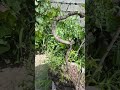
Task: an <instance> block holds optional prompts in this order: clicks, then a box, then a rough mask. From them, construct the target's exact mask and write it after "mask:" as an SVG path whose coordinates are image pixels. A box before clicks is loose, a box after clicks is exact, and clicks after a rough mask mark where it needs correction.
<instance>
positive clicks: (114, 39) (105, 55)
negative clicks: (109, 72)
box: [93, 27, 120, 77]
mask: <svg viewBox="0 0 120 90" xmlns="http://www.w3.org/2000/svg"><path fill="white" fill-rule="evenodd" d="M119 34H120V27H119V28H118V30H117V32H116V34H115V35H114V37H113V39H112V41H111V43H110V45H109V46H108V48H107V51H106V52H105V54H104V55H103V57H102V58H101V60H100V63H99V66H98V69H97V70H96V71H95V72H94V74H93V77H94V76H95V75H96V73H97V72H98V71H100V70H101V69H102V67H103V66H102V64H103V63H104V61H105V58H106V57H107V55H108V53H109V51H110V50H111V48H112V46H113V45H114V43H115V41H116V40H117V38H118V37H119Z"/></svg>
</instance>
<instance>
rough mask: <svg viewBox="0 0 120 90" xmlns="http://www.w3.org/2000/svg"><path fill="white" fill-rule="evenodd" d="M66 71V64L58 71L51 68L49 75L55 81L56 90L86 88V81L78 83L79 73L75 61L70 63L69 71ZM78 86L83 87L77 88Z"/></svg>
mask: <svg viewBox="0 0 120 90" xmlns="http://www.w3.org/2000/svg"><path fill="white" fill-rule="evenodd" d="M65 71H66V70H65V66H62V67H61V69H60V70H58V71H52V70H51V69H49V71H48V76H49V78H50V79H51V80H52V81H53V83H52V86H53V88H54V87H55V89H56V90H85V89H84V88H83V87H82V85H83V83H84V82H83V83H82V84H79V85H77V80H78V75H79V73H78V67H76V64H75V63H69V67H68V72H67V73H66V72H65ZM81 77H82V76H81ZM61 78H62V80H61ZM81 81H82V80H80V82H81ZM77 86H78V87H79V88H82V89H75V88H76V87H77Z"/></svg>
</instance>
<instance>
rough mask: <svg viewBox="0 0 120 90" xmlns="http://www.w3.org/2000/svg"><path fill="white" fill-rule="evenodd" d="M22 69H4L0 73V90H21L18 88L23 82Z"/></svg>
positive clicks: (23, 74) (23, 73)
mask: <svg viewBox="0 0 120 90" xmlns="http://www.w3.org/2000/svg"><path fill="white" fill-rule="evenodd" d="M25 75H26V74H25V69H24V68H5V69H2V72H0V90H23V88H22V87H18V85H20V84H21V82H22V81H23V80H25V77H26V76H25Z"/></svg>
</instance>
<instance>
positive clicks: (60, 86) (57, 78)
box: [48, 69, 75, 90]
mask: <svg viewBox="0 0 120 90" xmlns="http://www.w3.org/2000/svg"><path fill="white" fill-rule="evenodd" d="M48 76H49V78H50V79H51V80H52V81H53V82H54V84H55V86H56V90H75V86H74V84H73V82H72V81H70V80H68V79H66V78H65V77H62V76H61V75H60V72H59V71H57V72H52V71H51V70H50V69H49V70H48ZM61 77H62V80H61Z"/></svg>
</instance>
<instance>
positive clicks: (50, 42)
mask: <svg viewBox="0 0 120 90" xmlns="http://www.w3.org/2000/svg"><path fill="white" fill-rule="evenodd" d="M35 4H36V27H35V29H36V32H35V45H36V50H39V51H40V53H43V52H45V51H46V52H47V53H48V57H49V62H48V63H49V65H50V68H51V69H53V70H54V71H56V70H59V69H60V67H61V65H63V64H64V63H65V55H66V52H67V50H68V48H69V46H67V45H65V44H62V43H60V42H58V41H56V40H55V38H54V36H53V35H52V34H51V32H52V30H51V23H52V21H53V18H55V17H56V16H60V15H64V14H63V13H62V12H60V8H59V7H58V8H54V7H52V6H51V5H50V2H49V1H48V0H46V1H40V2H39V1H36V2H35ZM83 6H84V5H83ZM78 18H79V16H77V15H75V16H71V17H68V18H67V19H65V20H62V21H60V22H58V24H57V30H56V33H57V35H58V36H60V37H61V38H62V39H64V40H76V41H75V45H73V49H72V51H71V52H70V55H69V61H71V62H75V63H78V64H79V65H80V66H81V65H82V66H83V67H84V60H85V57H84V50H83V49H81V50H80V51H79V53H77V51H78V49H79V46H80V44H81V41H82V40H83V38H84V37H85V28H84V27H82V26H81V25H80V23H79V20H78ZM78 54H79V55H78Z"/></svg>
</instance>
